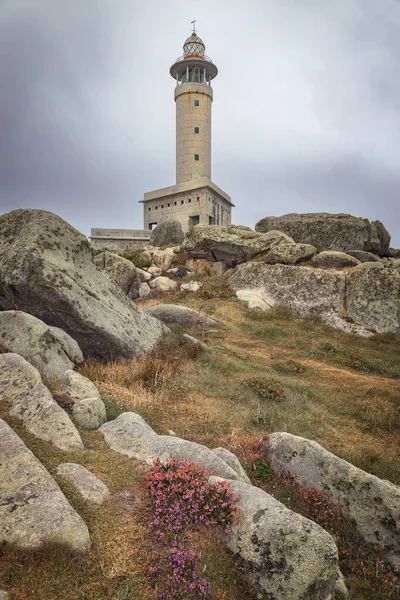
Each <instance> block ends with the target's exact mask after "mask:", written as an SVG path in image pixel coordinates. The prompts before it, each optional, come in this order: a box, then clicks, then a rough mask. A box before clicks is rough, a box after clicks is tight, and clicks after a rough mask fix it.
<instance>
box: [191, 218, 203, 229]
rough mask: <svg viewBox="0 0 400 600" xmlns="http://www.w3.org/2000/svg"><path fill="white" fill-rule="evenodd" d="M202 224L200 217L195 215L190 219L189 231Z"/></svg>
mask: <svg viewBox="0 0 400 600" xmlns="http://www.w3.org/2000/svg"><path fill="white" fill-rule="evenodd" d="M199 223H200V215H195V216H193V217H189V229H192V227H194V226H195V225H199Z"/></svg>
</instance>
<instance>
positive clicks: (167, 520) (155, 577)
mask: <svg viewBox="0 0 400 600" xmlns="http://www.w3.org/2000/svg"><path fill="white" fill-rule="evenodd" d="M208 477H209V475H208V473H207V472H206V471H205V469H202V468H201V467H199V466H198V465H194V464H192V463H189V462H188V461H187V460H184V461H179V460H170V461H169V462H167V463H166V464H162V463H161V462H160V460H159V459H157V460H156V461H155V462H154V463H153V466H152V468H151V469H150V471H149V473H148V474H147V477H146V487H147V493H148V497H149V505H150V506H149V511H150V516H149V519H148V524H147V525H148V530H149V533H150V535H151V536H152V539H153V541H154V543H153V554H152V561H151V562H152V566H151V569H150V573H151V579H152V583H153V584H154V585H155V586H156V589H157V598H158V599H159V600H170V599H172V598H174V599H175V600H210V599H211V590H210V584H209V582H208V581H207V580H206V579H203V578H202V577H201V576H200V574H199V572H198V571H199V567H198V563H199V559H200V558H201V554H200V553H199V552H198V551H197V550H196V548H194V547H193V546H192V545H191V532H193V531H194V530H197V529H199V528H200V527H210V526H219V527H220V528H222V529H223V530H224V531H225V532H229V531H230V527H231V526H232V524H233V523H234V522H235V519H236V517H237V514H238V508H237V506H236V505H235V501H236V498H234V496H233V494H232V491H231V490H230V488H229V485H228V484H227V483H225V482H217V483H214V484H211V485H210V484H209V483H208ZM222 597H223V596H222Z"/></svg>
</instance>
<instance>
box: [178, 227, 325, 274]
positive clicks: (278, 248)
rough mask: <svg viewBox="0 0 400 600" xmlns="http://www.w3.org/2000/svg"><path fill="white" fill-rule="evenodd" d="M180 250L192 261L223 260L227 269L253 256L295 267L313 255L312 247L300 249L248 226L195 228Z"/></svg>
mask: <svg viewBox="0 0 400 600" xmlns="http://www.w3.org/2000/svg"><path fill="white" fill-rule="evenodd" d="M183 247H184V248H185V249H186V251H187V252H188V253H189V255H190V256H191V257H192V258H193V259H206V260H207V261H215V262H221V261H222V262H223V263H224V264H225V265H227V266H228V267H234V266H235V265H238V264H241V263H244V262H247V261H248V260H251V259H252V258H255V257H258V258H262V257H263V258H264V260H270V261H271V262H273V263H275V262H280V261H281V262H289V263H290V264H295V263H296V262H299V261H300V260H304V259H305V258H308V257H309V256H312V255H313V254H315V252H316V250H315V248H312V247H310V246H306V245H303V246H302V247H301V248H299V247H298V245H297V244H296V243H295V242H294V241H293V240H292V239H291V238H290V237H288V236H287V235H286V234H284V233H282V232H280V231H270V232H268V233H267V234H262V233H257V232H255V231H253V230H252V229H250V228H249V227H241V226H240V227H239V226H235V225H223V226H220V225H211V226H205V225H196V226H195V227H193V228H192V229H191V230H190V232H189V233H188V235H187V237H186V238H185V241H184V243H183ZM268 257H270V258H269V259H268ZM186 264H187V265H188V264H189V263H186Z"/></svg>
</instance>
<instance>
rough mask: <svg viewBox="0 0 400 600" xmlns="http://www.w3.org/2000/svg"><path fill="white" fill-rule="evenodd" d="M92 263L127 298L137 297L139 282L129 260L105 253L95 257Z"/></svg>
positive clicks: (133, 298) (134, 268)
mask: <svg viewBox="0 0 400 600" xmlns="http://www.w3.org/2000/svg"><path fill="white" fill-rule="evenodd" d="M93 262H94V264H95V265H97V266H98V267H99V269H101V270H102V271H103V272H104V273H106V275H108V277H109V278H110V279H111V281H113V282H114V283H116V284H117V285H118V286H119V287H120V288H121V290H122V291H123V292H124V294H126V295H127V296H128V298H131V299H132V300H135V299H136V298H138V297H139V288H140V283H141V281H140V278H139V275H138V274H137V272H136V267H135V265H134V264H133V263H131V261H130V260H127V259H126V258H123V257H122V256H118V254H113V253H112V252H108V251H105V252H101V253H100V254H98V255H97V256H95V257H94V258H93Z"/></svg>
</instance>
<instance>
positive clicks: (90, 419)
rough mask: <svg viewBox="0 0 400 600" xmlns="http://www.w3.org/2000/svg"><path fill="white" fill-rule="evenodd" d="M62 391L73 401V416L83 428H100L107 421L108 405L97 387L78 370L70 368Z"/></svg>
mask: <svg viewBox="0 0 400 600" xmlns="http://www.w3.org/2000/svg"><path fill="white" fill-rule="evenodd" d="M61 391H62V393H63V394H64V395H65V396H67V397H68V398H69V400H70V401H71V417H72V420H73V421H74V423H75V425H77V426H78V427H80V428H81V429H98V428H99V427H100V425H102V424H103V423H105V422H106V420H107V415H106V407H105V406H104V402H103V401H102V399H101V397H100V392H99V391H98V389H97V387H96V386H95V385H94V383H92V382H91V381H90V380H89V379H87V378H86V377H84V376H83V375H80V373H77V372H76V371H72V370H68V371H66V372H65V373H64V376H63V378H62V380H61Z"/></svg>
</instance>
